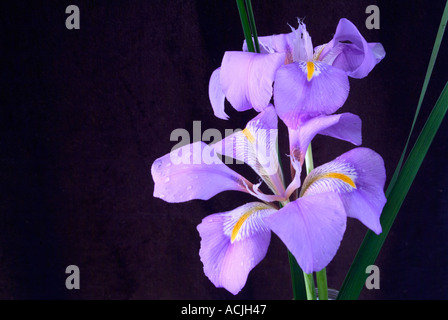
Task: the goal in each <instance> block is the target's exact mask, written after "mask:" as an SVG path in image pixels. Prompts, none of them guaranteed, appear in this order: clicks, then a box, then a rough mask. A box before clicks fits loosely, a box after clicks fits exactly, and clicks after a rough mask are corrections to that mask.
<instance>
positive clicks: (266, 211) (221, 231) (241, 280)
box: [197, 202, 276, 294]
mask: <svg viewBox="0 0 448 320" xmlns="http://www.w3.org/2000/svg"><path fill="white" fill-rule="evenodd" d="M275 211H276V210H275V209H274V208H272V207H271V206H268V205H266V204H264V203H261V202H253V203H248V204H245V205H243V206H241V207H238V208H236V209H235V210H232V211H228V212H224V213H216V214H213V215H210V216H208V217H206V218H205V219H203V220H202V223H201V224H200V225H198V227H197V229H198V231H199V234H200V236H201V249H200V251H199V255H200V257H201V261H202V263H203V264H204V273H205V275H206V276H207V277H208V278H209V279H210V281H211V282H212V283H213V284H214V285H215V286H216V287H218V288H221V287H222V288H225V289H227V290H228V291H230V292H231V293H233V294H237V293H238V292H239V291H240V290H241V289H242V288H243V287H244V285H245V284H246V281H247V277H248V274H249V272H250V271H251V270H252V269H253V268H254V267H255V266H256V265H257V264H258V263H259V262H260V261H261V260H262V259H263V258H264V257H265V255H266V252H267V250H268V246H269V242H270V240H271V231H270V230H269V228H267V227H266V225H265V223H264V218H265V217H267V216H269V215H271V214H272V213H274V212H275Z"/></svg>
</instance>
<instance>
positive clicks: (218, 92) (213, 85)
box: [208, 68, 229, 120]
mask: <svg viewBox="0 0 448 320" xmlns="http://www.w3.org/2000/svg"><path fill="white" fill-rule="evenodd" d="M220 73H221V68H218V69H216V70H215V71H214V72H213V73H212V75H211V77H210V82H209V85H208V96H209V98H210V103H211V105H212V108H213V111H214V113H215V116H216V117H218V118H220V119H223V120H227V119H229V116H228V115H227V114H226V113H225V112H224V100H225V95H224V92H223V91H222V88H221V80H220Z"/></svg>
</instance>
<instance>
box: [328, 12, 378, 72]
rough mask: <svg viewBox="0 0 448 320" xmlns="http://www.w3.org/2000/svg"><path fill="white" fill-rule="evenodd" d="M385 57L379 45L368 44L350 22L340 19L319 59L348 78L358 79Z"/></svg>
mask: <svg viewBox="0 0 448 320" xmlns="http://www.w3.org/2000/svg"><path fill="white" fill-rule="evenodd" d="M385 55H386V52H385V51H384V48H383V46H382V45H381V44H380V43H368V42H367V41H366V40H365V39H364V37H363V36H362V35H361V33H360V32H359V31H358V29H357V28H356V26H355V25H354V24H353V23H352V22H350V21H349V20H347V19H341V20H340V21H339V24H338V26H337V28H336V32H335V35H334V37H333V39H332V40H331V41H330V42H329V43H328V44H327V45H326V47H325V48H324V50H323V52H322V54H321V56H320V59H321V60H322V61H323V62H325V63H329V64H331V65H333V66H334V67H336V68H339V69H342V70H344V71H345V72H347V75H348V76H350V77H352V78H357V79H360V78H364V77H365V76H367V75H368V74H369V73H370V71H372V69H373V68H374V67H375V65H376V64H377V63H379V62H380V61H381V60H382V59H383V58H384V57H385Z"/></svg>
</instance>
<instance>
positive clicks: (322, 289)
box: [305, 143, 328, 300]
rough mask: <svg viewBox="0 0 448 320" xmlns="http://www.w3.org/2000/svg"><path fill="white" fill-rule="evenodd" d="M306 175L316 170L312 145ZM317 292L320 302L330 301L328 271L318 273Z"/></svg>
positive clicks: (308, 152)
mask: <svg viewBox="0 0 448 320" xmlns="http://www.w3.org/2000/svg"><path fill="white" fill-rule="evenodd" d="M305 165H306V173H307V174H309V173H310V172H311V171H312V170H313V169H314V161H313V149H312V147H311V143H310V145H309V146H308V150H307V151H306V154H305ZM316 281H317V290H318V293H319V300H328V286H327V270H326V269H325V268H324V269H322V270H321V271H319V272H316Z"/></svg>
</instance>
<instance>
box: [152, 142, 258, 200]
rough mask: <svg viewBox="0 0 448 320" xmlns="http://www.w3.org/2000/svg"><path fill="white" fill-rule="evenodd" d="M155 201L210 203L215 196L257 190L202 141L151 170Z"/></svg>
mask: <svg viewBox="0 0 448 320" xmlns="http://www.w3.org/2000/svg"><path fill="white" fill-rule="evenodd" d="M151 174H152V178H153V180H154V197H157V198H160V199H163V200H165V201H167V202H174V203H177V202H185V201H189V200H193V199H202V200H208V199H210V198H211V197H213V196H214V195H216V194H218V193H220V192H222V191H226V190H236V191H243V192H248V191H247V188H246V186H249V187H253V185H252V183H250V182H249V181H247V180H246V179H245V178H243V177H242V176H241V175H239V174H238V173H236V172H235V171H233V170H231V169H230V168H228V167H227V166H226V165H225V164H224V163H222V161H221V160H220V159H219V158H218V156H217V155H216V153H215V151H214V150H213V148H211V147H209V146H207V144H205V143H204V142H202V141H198V142H195V143H193V144H189V145H186V146H183V147H181V148H179V149H176V150H173V151H172V152H170V153H168V154H166V155H164V156H163V157H161V158H158V159H157V160H155V161H154V163H153V164H152V167H151Z"/></svg>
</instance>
